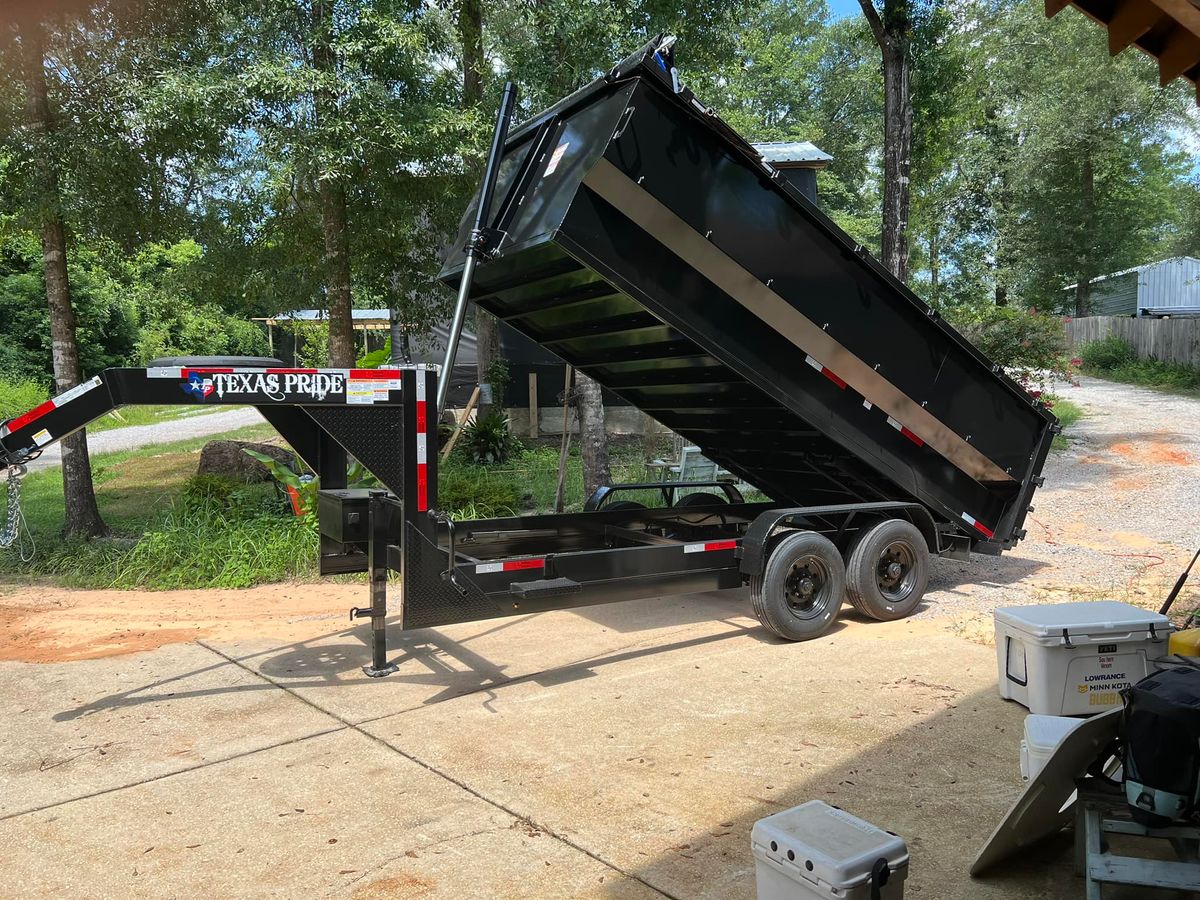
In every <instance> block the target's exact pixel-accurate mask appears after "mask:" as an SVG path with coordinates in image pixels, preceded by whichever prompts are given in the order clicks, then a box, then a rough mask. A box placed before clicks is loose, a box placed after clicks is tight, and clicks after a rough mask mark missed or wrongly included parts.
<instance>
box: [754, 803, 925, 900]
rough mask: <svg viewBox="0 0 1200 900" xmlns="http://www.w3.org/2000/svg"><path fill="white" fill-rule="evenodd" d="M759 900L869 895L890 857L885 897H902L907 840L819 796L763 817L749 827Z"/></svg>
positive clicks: (867, 898)
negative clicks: (881, 866) (876, 870)
mask: <svg viewBox="0 0 1200 900" xmlns="http://www.w3.org/2000/svg"><path fill="white" fill-rule="evenodd" d="M750 846H751V849H752V850H753V851H754V860H755V875H756V878H757V882H758V900H813V898H821V900H871V880H872V877H871V874H872V870H873V869H874V867H875V865H876V863H877V862H878V861H879V860H880V859H886V860H887V867H888V870H889V874H888V876H887V883H886V884H884V885H883V887H882V888H881V889H880V893H879V896H880V898H881V900H903V897H904V879H905V878H906V877H907V876H908V847H907V846H905V843H904V840H903V839H902V838H899V837H897V836H896V835H894V834H892V833H891V832H890V831H884V830H883V829H882V828H877V827H875V826H874V825H872V824H870V823H869V822H864V821H863V820H862V819H859V818H856V817H855V816H852V815H850V813H848V812H844V811H843V810H840V809H838V808H837V807H835V806H829V805H828V804H826V803H822V802H821V801H820V800H810V801H809V802H808V803H802V804H801V805H800V806H795V807H793V808H792V809H788V810H784V811H783V812H781V813H775V814H774V815H772V816H767V817H766V818H765V819H759V820H758V821H757V822H755V823H754V828H753V829H752V830H751V832H750Z"/></svg>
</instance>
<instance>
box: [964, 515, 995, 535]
mask: <svg viewBox="0 0 1200 900" xmlns="http://www.w3.org/2000/svg"><path fill="white" fill-rule="evenodd" d="M962 517H963V521H964V522H966V523H967V524H968V525H970V526H971V527H972V528H974V529H975V530H976V531H978V532H979V533H980V534H982V535H983V536H984V537H988V538H990V537H995V532H993V531H992V529H990V528H988V527H987V526H986V525H984V524H983V523H982V522H980V521H979V520H978V519H976V518H975V517H974V516H969V515H967V514H966V513H963V514H962Z"/></svg>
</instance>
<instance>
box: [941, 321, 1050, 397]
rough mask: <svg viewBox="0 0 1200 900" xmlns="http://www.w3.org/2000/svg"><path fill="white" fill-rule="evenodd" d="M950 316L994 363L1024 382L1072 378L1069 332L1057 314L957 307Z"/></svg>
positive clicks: (963, 332) (968, 338)
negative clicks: (1049, 377) (1046, 375)
mask: <svg viewBox="0 0 1200 900" xmlns="http://www.w3.org/2000/svg"><path fill="white" fill-rule="evenodd" d="M947 319H948V320H949V321H950V323H951V324H952V325H954V326H955V327H956V328H957V329H958V330H959V331H960V332H962V334H963V336H964V337H965V338H967V340H969V341H970V342H971V343H972V344H974V345H975V346H976V347H977V348H979V350H980V351H981V352H982V353H983V355H984V356H986V357H987V358H988V359H990V360H991V361H992V362H994V363H997V364H998V365H1000V366H1002V367H1003V368H1004V369H1005V371H1007V372H1008V373H1009V375H1011V376H1012V377H1013V378H1016V379H1018V380H1020V381H1026V382H1027V381H1030V380H1034V379H1037V378H1038V377H1039V376H1040V375H1041V374H1042V373H1049V374H1050V375H1052V376H1059V377H1061V378H1068V379H1069V378H1070V365H1069V363H1068V361H1067V333H1066V329H1064V328H1063V323H1062V320H1061V319H1060V318H1058V317H1057V316H1045V315H1042V314H1041V313H1039V312H1037V311H1036V310H1028V309H1019V308H1017V307H1012V306H975V307H955V308H952V309H950V310H948V311H947Z"/></svg>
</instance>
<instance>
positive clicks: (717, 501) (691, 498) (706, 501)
mask: <svg viewBox="0 0 1200 900" xmlns="http://www.w3.org/2000/svg"><path fill="white" fill-rule="evenodd" d="M673 505H674V506H675V507H683V506H728V505H729V501H728V500H726V499H725V498H724V497H718V496H717V495H716V494H710V493H708V492H706V491H696V493H694V494H684V495H683V496H682V497H680V498H679V499H678V500H676V501H675V503H674V504H673Z"/></svg>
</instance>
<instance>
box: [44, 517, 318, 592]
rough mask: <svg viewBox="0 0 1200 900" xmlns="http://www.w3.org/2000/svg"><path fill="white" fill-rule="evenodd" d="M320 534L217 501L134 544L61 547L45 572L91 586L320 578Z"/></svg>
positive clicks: (48, 557)
mask: <svg viewBox="0 0 1200 900" xmlns="http://www.w3.org/2000/svg"><path fill="white" fill-rule="evenodd" d="M317 544H318V540H317V532H316V530H315V529H313V528H312V527H310V526H309V525H308V524H307V523H305V522H304V521H302V520H299V519H295V518H293V517H290V516H289V517H281V516H279V515H254V516H250V517H246V516H243V515H241V514H239V513H237V512H231V511H228V510H225V509H222V508H221V507H219V506H218V505H216V504H205V505H198V506H197V505H187V504H180V505H177V506H175V507H174V508H172V509H171V510H170V512H169V513H168V514H167V515H166V516H165V517H164V518H163V520H162V522H161V523H160V524H158V525H157V526H156V527H155V528H153V529H152V530H150V531H147V532H146V533H145V534H144V535H142V536H141V537H140V538H139V539H138V540H137V541H136V542H135V543H134V544H133V545H132V546H129V547H121V546H120V545H119V544H114V543H111V542H107V541H92V542H88V543H66V544H61V545H58V546H56V547H54V548H52V549H50V550H49V551H48V552H46V553H45V554H44V555H43V556H42V557H40V558H39V560H38V562H39V571H41V572H43V573H44V574H47V575H58V576H62V577H64V578H65V579H66V580H67V581H68V583H71V584H78V585H81V586H89V587H110V588H131V589H132V588H143V589H146V588H148V589H152V590H179V589H192V588H247V587H253V586H254V585H256V584H262V583H265V582H272V581H286V580H288V579H293V578H301V577H306V576H311V575H313V574H315V568H316V566H315V560H316V554H317Z"/></svg>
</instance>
